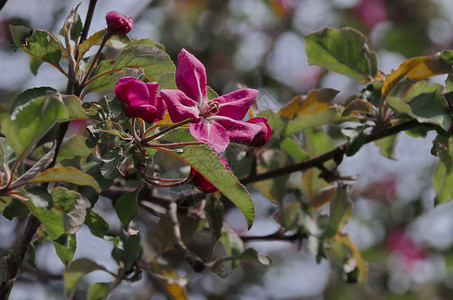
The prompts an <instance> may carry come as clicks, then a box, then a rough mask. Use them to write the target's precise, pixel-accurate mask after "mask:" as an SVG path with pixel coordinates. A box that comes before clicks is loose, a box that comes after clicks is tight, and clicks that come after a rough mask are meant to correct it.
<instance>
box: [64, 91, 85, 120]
mask: <svg viewBox="0 0 453 300" xmlns="http://www.w3.org/2000/svg"><path fill="white" fill-rule="evenodd" d="M61 97H62V101H63V105H64V106H65V108H66V112H67V114H68V115H67V119H69V120H78V119H88V115H87V113H86V111H85V110H84V109H83V107H82V104H81V103H80V100H79V98H77V97H76V96H74V95H61Z"/></svg>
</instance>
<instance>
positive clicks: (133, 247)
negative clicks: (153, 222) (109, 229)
mask: <svg viewBox="0 0 453 300" xmlns="http://www.w3.org/2000/svg"><path fill="white" fill-rule="evenodd" d="M114 243H115V246H114V248H113V250H112V257H113V259H115V261H116V262H117V263H118V264H120V263H123V264H124V269H125V270H127V271H129V270H130V269H131V268H132V265H133V264H134V261H135V260H136V259H137V257H138V256H139V255H140V253H141V252H142V248H141V246H140V235H139V234H127V233H126V232H124V230H123V231H121V232H120V234H119V236H118V237H116V238H115V240H114Z"/></svg>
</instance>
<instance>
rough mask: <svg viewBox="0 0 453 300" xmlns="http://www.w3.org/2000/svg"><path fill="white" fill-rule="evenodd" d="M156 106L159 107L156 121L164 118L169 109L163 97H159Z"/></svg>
mask: <svg viewBox="0 0 453 300" xmlns="http://www.w3.org/2000/svg"><path fill="white" fill-rule="evenodd" d="M155 107H156V109H157V114H156V119H155V120H154V122H157V121H160V120H162V119H163V118H164V115H165V111H166V110H167V105H166V104H165V102H164V100H163V99H162V98H161V97H157V98H156V105H155ZM154 122H153V123H154Z"/></svg>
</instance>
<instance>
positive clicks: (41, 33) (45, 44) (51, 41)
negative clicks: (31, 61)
mask: <svg viewBox="0 0 453 300" xmlns="http://www.w3.org/2000/svg"><path fill="white" fill-rule="evenodd" d="M16 27H17V26H11V27H10V28H14V29H11V30H12V31H13V30H14V32H15V34H14V35H15V43H16V45H17V46H18V47H19V48H21V49H22V50H23V51H24V52H25V53H27V54H29V55H30V56H32V57H34V58H36V59H38V60H41V61H44V62H48V63H50V64H52V65H53V66H56V67H59V66H60V59H61V55H62V52H61V49H62V48H63V47H62V45H61V43H60V41H59V40H58V38H57V37H56V36H55V35H53V34H52V33H50V32H48V31H45V30H40V29H34V30H30V31H29V35H25V28H23V27H24V26H21V27H20V28H16ZM34 70H35V71H36V70H37V68H35V69H34Z"/></svg>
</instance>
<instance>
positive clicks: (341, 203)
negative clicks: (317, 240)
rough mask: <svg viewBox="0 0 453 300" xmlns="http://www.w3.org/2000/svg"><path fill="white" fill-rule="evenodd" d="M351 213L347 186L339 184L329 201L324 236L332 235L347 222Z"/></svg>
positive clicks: (330, 236)
mask: <svg viewBox="0 0 453 300" xmlns="http://www.w3.org/2000/svg"><path fill="white" fill-rule="evenodd" d="M351 215H352V201H351V199H350V198H349V195H348V192H347V188H346V187H345V186H340V187H338V188H337V192H336V195H335V197H334V199H333V200H332V201H331V202H330V219H329V224H328V225H327V229H326V231H325V232H324V233H323V237H324V238H332V237H334V236H335V235H336V234H337V233H338V232H339V231H340V230H341V229H343V227H344V226H345V225H346V223H347V222H348V220H349V218H350V217H351Z"/></svg>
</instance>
